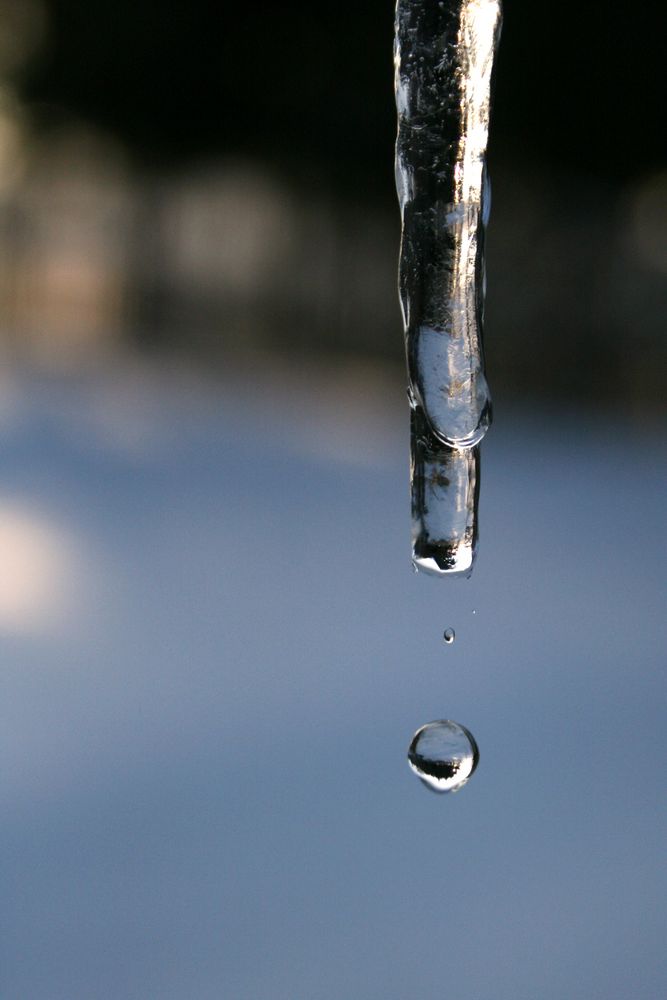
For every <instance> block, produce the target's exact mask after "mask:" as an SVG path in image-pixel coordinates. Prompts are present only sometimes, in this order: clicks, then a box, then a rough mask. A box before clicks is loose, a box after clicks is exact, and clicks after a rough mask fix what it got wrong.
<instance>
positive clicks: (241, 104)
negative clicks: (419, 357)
mask: <svg viewBox="0 0 667 1000" xmlns="http://www.w3.org/2000/svg"><path fill="white" fill-rule="evenodd" d="M663 29H664V15H663V13H662V10H661V7H660V6H659V5H657V4H656V5H652V4H650V5H649V4H643V5H642V4H636V5H634V7H633V8H632V10H627V9H625V8H613V7H610V5H609V4H607V3H602V2H601V0H590V2H587V3H586V4H580V3H577V2H574V0H570V2H566V3H561V4H558V5H555V6H554V5H548V6H546V7H545V6H544V5H538V4H534V3H530V2H527V0H515V2H511V0H508V2H506V3H505V17H504V27H503V37H502V41H501V47H500V53H499V58H498V63H497V72H496V88H495V101H494V110H493V120H492V140H491V151H490V157H489V160H490V169H491V176H492V181H493V188H494V206H493V210H492V218H491V226H490V231H489V240H488V246H489V258H488V282H489V291H488V299H487V327H486V346H487V355H488V369H489V376H490V380H491V384H492V387H493V388H494V390H495V393H496V398H497V399H498V397H499V396H500V398H501V399H502V398H503V397H505V398H512V397H514V398H521V399H532V398H534V397H537V396H539V397H541V398H547V399H549V398H552V399H561V400H562V399H566V400H571V401H572V402H575V401H576V402H577V403H585V404H588V403H592V402H596V403H597V402H602V403H612V404H613V405H614V406H615V407H619V406H620V407H622V408H624V409H627V410H628V411H634V412H637V413H640V414H641V413H648V412H650V411H653V410H655V408H656V407H658V406H659V405H660V401H661V396H662V390H661V381H662V379H661V373H660V369H661V368H662V369H663V370H664V363H665V360H666V358H665V353H666V351H665V340H664V337H663V317H664V314H665V306H666V305H667V292H666V284H665V276H666V271H667V255H666V254H665V250H664V247H665V235H666V233H667V169H666V166H665V158H664V129H663V128H662V127H661V124H660V120H661V102H660V100H659V97H658V93H657V87H658V81H659V80H660V78H661V76H662V72H663V68H662V61H661V48H662V45H663V42H662V39H663V38H664V31H663ZM392 39H393V6H392V4H391V3H389V2H387V0H384V2H382V3H380V2H372V0H371V2H368V3H366V4H363V5H360V6H359V7H354V8H346V7H343V6H341V5H340V4H334V3H331V2H329V0H322V2H320V3H318V4H317V5H312V6H311V5H302V4H297V3H294V2H283V3H281V4H269V3H259V4H253V5H250V6H245V5H236V4H227V3H224V2H223V3H216V4H214V3H208V2H203V0H189V2H184V0H179V2H171V3H166V4H165V3H158V2H157V0H138V2H137V0H134V2H132V3H130V2H129V0H116V2H115V3H114V4H108V3H101V2H96V0H87V2H85V3H84V2H82V0H22V2H21V3H20V4H18V3H11V2H9V0H2V2H0V330H1V337H2V345H3V353H5V355H6V356H7V357H9V358H11V357H14V356H18V357H20V358H23V357H25V356H27V357H29V358H30V359H33V360H34V359H39V360H40V361H41V362H43V363H45V364H49V365H51V364H56V365H58V366H65V367H69V366H72V365H74V366H77V365H79V364H82V363H88V362H89V361H91V360H93V361H94V360H96V359H98V358H99V357H104V356H106V354H107V353H108V352H111V351H123V350H132V349H134V350H140V351H145V352H146V351H150V352H170V353H173V352H178V353H183V354H185V355H187V356H189V357H192V358H200V359H203V360H204V361H205V362H206V364H209V365H211V364H221V365H224V364H226V363H227V362H228V361H229V359H231V358H234V357H236V356H238V355H239V354H247V352H269V353H274V352H279V353H282V354H286V353H287V354H293V355H294V356H300V357H303V356H305V355H313V354H314V355H320V354H324V355H325V356H330V355H332V354H335V355H342V356H345V357H354V356H362V357H364V358H365V359H368V358H369V357H370V358H377V359H381V360H385V361H387V360H389V361H392V362H394V363H396V364H397V365H398V364H401V363H402V337H401V327H400V314H399V307H398V300H397V293H396V266H397V254H398V238H399V225H398V209H397V206H396V199H395V194H394V188H393V184H394V180H393V142H394V133H395V111H394V104H393V93H392V85H393V66H392Z"/></svg>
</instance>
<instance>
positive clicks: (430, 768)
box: [408, 719, 479, 792]
mask: <svg viewBox="0 0 667 1000" xmlns="http://www.w3.org/2000/svg"><path fill="white" fill-rule="evenodd" d="M478 761H479V749H478V747H477V743H476V742H475V737H474V736H473V735H472V733H471V732H469V730H467V729H466V728H465V726H460V725H459V724H458V722H452V721H451V720H450V719H439V720H438V721H436V722H429V723H427V725H425V726H422V727H421V729H418V730H417V732H416V733H415V735H414V736H413V737H412V742H411V744H410V748H409V750H408V763H409V764H410V767H411V768H412V770H413V771H414V772H415V774H416V775H417V776H418V777H419V778H421V780H422V781H423V783H424V784H425V785H426V786H427V788H430V789H432V790H433V791H434V792H457V791H458V790H459V788H463V786H464V785H465V783H466V782H467V780H468V778H469V777H470V776H471V775H472V773H473V772H474V770H475V768H476V767H477V763H478Z"/></svg>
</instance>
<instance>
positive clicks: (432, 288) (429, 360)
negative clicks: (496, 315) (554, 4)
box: [395, 0, 500, 448]
mask: <svg viewBox="0 0 667 1000" xmlns="http://www.w3.org/2000/svg"><path fill="white" fill-rule="evenodd" d="M499 28H500V3H499V0H443V2H439V3H435V2H433V0H398V3H397V7H396V46H395V66H396V73H395V88H396V108H397V113H398V137H397V141H396V187H397V191H398V198H399V204H400V209H401V219H402V239H401V260H400V269H399V270H400V296H401V305H402V309H403V320H404V327H405V336H406V347H407V357H408V374H409V378H410V385H411V388H412V392H413V395H414V399H415V402H416V404H417V405H418V406H419V407H420V408H421V409H423V411H424V413H425V415H426V418H427V420H428V421H429V423H430V425H431V428H432V430H433V432H434V433H435V434H436V435H437V437H439V438H440V440H441V441H442V442H444V443H445V444H449V445H450V446H452V447H458V448H466V447H470V446H471V445H474V444H478V443H479V441H480V440H481V438H482V437H483V436H484V433H485V432H486V430H487V428H488V426H489V423H490V420H491V398H490V395H489V390H488V386H487V383H486V378H485V375H484V355H483V344H482V321H483V311H484V229H485V226H486V223H487V220H488V211H489V205H490V191H489V185H488V178H487V175H486V165H485V155H486V146H487V141H488V131H489V108H490V86H491V71H492V66H493V56H494V51H495V46H496V42H497V38H498V34H499Z"/></svg>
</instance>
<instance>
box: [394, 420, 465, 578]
mask: <svg viewBox="0 0 667 1000" xmlns="http://www.w3.org/2000/svg"><path fill="white" fill-rule="evenodd" d="M479 483H480V455H479V448H477V447H475V448H467V449H466V450H465V451H463V450H459V449H457V448H449V447H447V445H444V444H442V442H440V441H439V440H438V439H437V438H436V437H435V435H434V434H432V433H431V430H430V428H429V426H428V424H427V422H426V420H425V419H424V416H423V413H422V411H421V410H420V409H417V408H415V409H412V410H411V411H410V491H411V511H412V562H413V565H414V566H415V567H416V568H417V569H418V570H423V571H424V572H426V573H430V574H432V575H434V576H450V575H455V574H464V575H465V576H470V574H471V572H472V567H473V562H474V560H475V556H476V554H477V538H478V534H479V512H478V507H479Z"/></svg>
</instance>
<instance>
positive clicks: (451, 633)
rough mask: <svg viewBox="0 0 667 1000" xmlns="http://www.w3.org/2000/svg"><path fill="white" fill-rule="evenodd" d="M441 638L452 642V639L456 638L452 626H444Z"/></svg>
mask: <svg viewBox="0 0 667 1000" xmlns="http://www.w3.org/2000/svg"><path fill="white" fill-rule="evenodd" d="M442 638H443V639H444V640H445V642H448V643H452V642H454V639H456V632H455V631H454V629H453V628H446V629H445V631H444V632H443V634H442Z"/></svg>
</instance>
